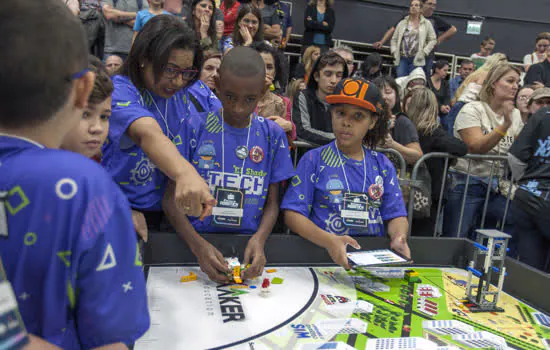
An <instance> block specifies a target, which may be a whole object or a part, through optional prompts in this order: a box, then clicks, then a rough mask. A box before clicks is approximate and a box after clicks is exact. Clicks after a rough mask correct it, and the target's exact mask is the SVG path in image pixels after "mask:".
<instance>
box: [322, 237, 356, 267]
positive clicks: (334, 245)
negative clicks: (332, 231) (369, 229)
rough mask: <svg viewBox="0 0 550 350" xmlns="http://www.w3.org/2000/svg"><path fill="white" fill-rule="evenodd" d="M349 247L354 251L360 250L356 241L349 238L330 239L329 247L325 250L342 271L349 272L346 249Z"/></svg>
mask: <svg viewBox="0 0 550 350" xmlns="http://www.w3.org/2000/svg"><path fill="white" fill-rule="evenodd" d="M348 245H350V246H352V247H353V248H355V249H361V246H360V245H359V243H357V241H356V240H355V239H353V238H351V237H350V236H347V235H346V236H336V235H335V236H334V237H333V238H332V242H331V245H330V246H329V247H328V248H327V251H328V254H329V255H330V257H331V258H332V261H334V262H335V263H336V264H338V265H340V266H342V267H343V268H344V269H346V270H349V269H350V268H351V267H350V266H349V261H348V255H347V250H346V247H347V246H348Z"/></svg>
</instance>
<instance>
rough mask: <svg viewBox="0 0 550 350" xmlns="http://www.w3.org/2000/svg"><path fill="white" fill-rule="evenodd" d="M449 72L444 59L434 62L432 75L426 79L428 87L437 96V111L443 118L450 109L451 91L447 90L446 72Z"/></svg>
mask: <svg viewBox="0 0 550 350" xmlns="http://www.w3.org/2000/svg"><path fill="white" fill-rule="evenodd" d="M448 72H449V63H448V62H447V61H445V60H440V61H437V62H435V64H434V66H433V71H432V76H431V77H430V79H428V87H429V88H430V90H432V92H433V93H434V94H435V97H436V98H437V105H438V111H439V112H438V113H439V116H440V117H441V118H445V117H446V116H447V114H449V111H450V110H451V91H450V90H449V81H448V80H447V79H445V78H447V74H448Z"/></svg>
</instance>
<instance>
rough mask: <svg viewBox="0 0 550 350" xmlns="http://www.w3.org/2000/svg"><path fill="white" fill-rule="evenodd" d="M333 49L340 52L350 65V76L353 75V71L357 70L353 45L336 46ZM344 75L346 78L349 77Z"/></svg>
mask: <svg viewBox="0 0 550 350" xmlns="http://www.w3.org/2000/svg"><path fill="white" fill-rule="evenodd" d="M332 51H334V52H336V53H337V54H339V55H340V56H341V57H342V58H343V59H344V61H346V65H347V66H348V76H347V77H351V76H352V75H353V72H354V71H355V65H354V63H353V50H352V48H351V47H349V46H347V45H341V46H338V47H336V48H334V49H333V50H332ZM347 77H344V78H347Z"/></svg>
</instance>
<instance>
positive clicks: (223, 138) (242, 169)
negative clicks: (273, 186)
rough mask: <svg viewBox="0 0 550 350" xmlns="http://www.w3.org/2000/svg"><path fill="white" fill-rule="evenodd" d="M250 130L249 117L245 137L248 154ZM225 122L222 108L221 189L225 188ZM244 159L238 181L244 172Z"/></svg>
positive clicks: (250, 122) (250, 120)
mask: <svg viewBox="0 0 550 350" xmlns="http://www.w3.org/2000/svg"><path fill="white" fill-rule="evenodd" d="M250 129H252V115H251V116H250V117H249V122H248V134H247V135H246V151H247V152H248V141H249V140H250ZM224 135H225V122H224V119H223V108H222V187H225V185H224V182H225V181H224V180H223V179H225V137H224ZM246 158H248V157H245V158H244V159H243V165H242V166H241V174H240V176H239V181H240V180H241V178H242V176H243V171H244V164H245V162H246Z"/></svg>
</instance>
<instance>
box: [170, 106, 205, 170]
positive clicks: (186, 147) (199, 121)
mask: <svg viewBox="0 0 550 350" xmlns="http://www.w3.org/2000/svg"><path fill="white" fill-rule="evenodd" d="M207 114H208V113H197V114H191V115H189V116H188V117H187V118H185V119H183V120H182V127H181V129H180V132H179V135H180V136H181V142H180V143H178V144H177V145H176V146H177V148H178V150H179V151H180V154H181V155H182V156H183V158H185V159H187V161H189V162H192V161H193V154H194V152H195V149H196V148H197V143H198V140H200V137H201V133H202V132H203V130H204V125H205V123H204V121H205V120H206V116H207Z"/></svg>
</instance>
